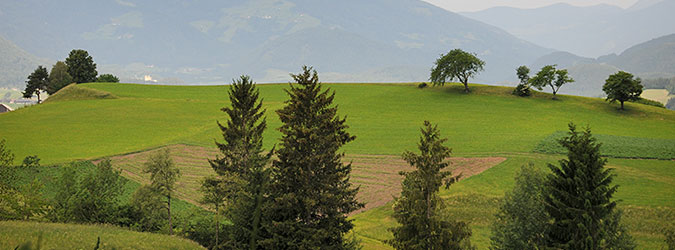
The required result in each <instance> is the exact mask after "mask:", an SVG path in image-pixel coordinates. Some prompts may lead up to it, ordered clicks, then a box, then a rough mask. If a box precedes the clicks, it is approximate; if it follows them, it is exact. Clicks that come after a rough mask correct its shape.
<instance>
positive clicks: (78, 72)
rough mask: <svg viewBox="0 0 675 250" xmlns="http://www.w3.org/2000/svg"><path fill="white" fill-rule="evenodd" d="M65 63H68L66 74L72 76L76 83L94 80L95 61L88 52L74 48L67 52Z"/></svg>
mask: <svg viewBox="0 0 675 250" xmlns="http://www.w3.org/2000/svg"><path fill="white" fill-rule="evenodd" d="M66 65H68V74H70V76H71V77H73V81H74V82H76V83H85V82H94V81H96V75H98V72H97V71H96V63H94V59H93V58H92V57H91V56H90V55H89V52H87V51H86V50H82V49H74V50H71V51H70V54H68V58H66Z"/></svg>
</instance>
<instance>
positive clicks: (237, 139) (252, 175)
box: [202, 76, 271, 249]
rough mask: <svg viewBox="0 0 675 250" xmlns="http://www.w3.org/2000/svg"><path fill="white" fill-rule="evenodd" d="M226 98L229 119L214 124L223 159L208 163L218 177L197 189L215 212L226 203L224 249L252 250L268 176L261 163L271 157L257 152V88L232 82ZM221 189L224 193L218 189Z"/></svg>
mask: <svg viewBox="0 0 675 250" xmlns="http://www.w3.org/2000/svg"><path fill="white" fill-rule="evenodd" d="M229 94H230V103H231V107H225V108H222V109H221V110H222V111H223V112H225V113H226V114H227V115H228V118H229V119H228V121H227V123H226V124H225V125H223V124H221V123H218V126H219V127H220V130H221V131H222V134H223V139H224V140H225V141H224V143H219V142H216V145H217V146H218V148H219V149H220V151H221V153H222V157H217V158H216V159H215V160H210V161H209V162H210V163H211V167H213V169H214V170H215V171H216V173H218V174H219V175H220V176H219V178H208V179H206V180H205V181H204V183H203V185H202V188H203V189H204V190H205V191H206V193H207V197H208V199H207V200H205V201H206V202H208V203H210V204H214V205H216V210H217V209H218V207H217V206H218V204H217V203H218V202H220V201H221V200H227V203H228V208H227V215H228V219H229V220H230V221H231V222H232V228H230V230H228V231H229V232H231V235H230V238H229V239H227V242H226V243H225V246H227V247H228V248H234V249H246V248H248V249H256V248H258V241H259V239H260V223H261V219H262V218H261V217H262V209H263V199H264V195H265V192H266V191H265V190H266V187H267V185H268V183H269V178H270V177H269V169H268V168H266V166H265V165H267V163H268V162H269V160H270V157H271V153H270V154H264V153H263V148H262V143H263V132H264V131H265V129H266V128H267V123H266V121H265V118H264V117H263V115H264V114H265V110H264V109H262V100H261V99H260V98H259V92H258V89H257V88H256V86H255V83H253V81H251V79H250V78H249V77H248V76H241V77H240V79H237V80H236V81H234V82H233V83H232V85H230V90H229ZM218 182H220V183H218ZM225 188H227V189H228V190H223V189H225ZM221 198H222V199H221ZM216 223H218V222H216Z"/></svg>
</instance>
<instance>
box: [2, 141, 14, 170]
mask: <svg viewBox="0 0 675 250" xmlns="http://www.w3.org/2000/svg"><path fill="white" fill-rule="evenodd" d="M12 165H14V154H13V153H12V151H11V150H9V148H7V141H6V140H5V139H2V140H0V168H2V167H9V166H12Z"/></svg>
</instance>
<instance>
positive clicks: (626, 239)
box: [603, 208, 637, 250]
mask: <svg viewBox="0 0 675 250" xmlns="http://www.w3.org/2000/svg"><path fill="white" fill-rule="evenodd" d="M622 216H623V210H621V209H619V208H615V209H614V210H613V211H612V213H611V214H609V216H608V218H606V219H605V220H604V225H603V226H604V230H605V232H606V234H607V235H606V236H605V242H604V245H605V246H606V249H612V250H632V249H635V248H636V247H637V244H635V240H634V239H633V237H632V236H631V235H630V234H629V233H628V229H627V228H626V226H625V225H624V224H622V223H621V217H622Z"/></svg>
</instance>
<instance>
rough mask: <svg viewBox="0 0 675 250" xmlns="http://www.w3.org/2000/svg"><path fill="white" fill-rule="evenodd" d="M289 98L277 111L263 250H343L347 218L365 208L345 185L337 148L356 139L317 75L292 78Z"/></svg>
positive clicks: (346, 171)
mask: <svg viewBox="0 0 675 250" xmlns="http://www.w3.org/2000/svg"><path fill="white" fill-rule="evenodd" d="M291 76H292V77H293V80H294V83H291V84H290V89H288V90H286V93H287V94H288V95H289V96H290V99H289V100H287V101H286V102H285V104H286V105H285V106H284V107H283V108H282V109H280V110H278V111H277V114H278V115H279V119H280V120H281V122H282V126H281V128H279V131H281V134H282V137H281V143H280V148H279V149H278V150H277V157H278V159H276V160H274V161H273V164H272V180H273V181H272V183H271V184H270V189H269V190H270V197H271V198H272V199H273V200H271V201H270V202H269V203H268V208H267V209H266V210H265V213H266V216H265V217H267V218H266V222H265V224H266V225H265V229H266V231H268V233H269V238H268V239H265V240H264V241H263V242H262V243H263V244H262V248H266V249H347V248H351V247H353V244H352V243H353V242H351V241H350V240H349V239H348V238H345V234H347V233H348V232H349V231H350V230H351V229H352V228H353V224H352V222H351V220H349V219H348V218H347V215H348V214H349V213H351V212H353V211H355V210H357V209H359V208H361V207H363V204H361V203H359V202H357V201H356V193H357V192H358V188H354V187H352V184H351V183H350V182H349V175H350V173H351V169H352V167H351V164H343V163H342V157H343V153H339V152H338V150H339V149H340V147H342V146H343V145H345V144H346V143H348V142H350V141H353V140H354V139H355V137H354V136H353V135H351V134H349V132H347V128H349V126H347V124H346V120H345V119H344V118H340V117H339V116H338V114H337V111H338V109H337V107H336V106H334V105H333V100H334V98H335V94H334V93H331V92H329V90H322V86H321V83H319V77H318V74H317V73H316V71H314V70H312V68H309V67H306V66H305V67H303V71H302V72H301V73H300V74H297V75H295V74H293V75H291Z"/></svg>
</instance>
